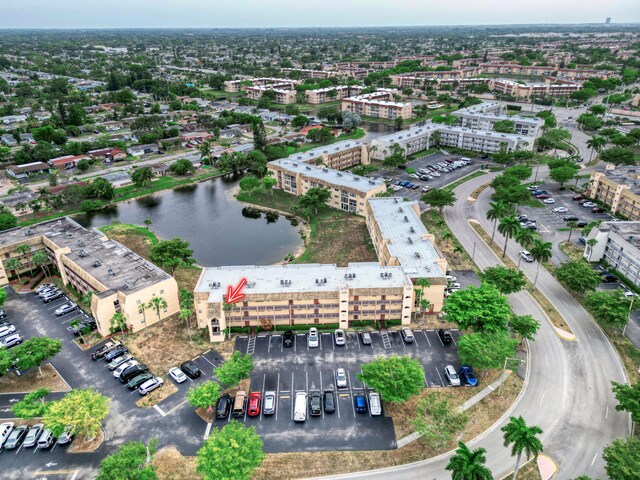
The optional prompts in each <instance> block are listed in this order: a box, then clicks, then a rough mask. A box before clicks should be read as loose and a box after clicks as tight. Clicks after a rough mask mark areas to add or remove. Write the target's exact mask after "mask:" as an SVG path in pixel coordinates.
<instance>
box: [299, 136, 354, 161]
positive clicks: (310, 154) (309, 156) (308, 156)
mask: <svg viewBox="0 0 640 480" xmlns="http://www.w3.org/2000/svg"><path fill="white" fill-rule="evenodd" d="M363 145H365V144H364V143H362V142H358V141H356V140H342V141H340V142H336V143H332V144H330V145H326V146H324V147H316V148H312V149H311V150H307V151H306V152H300V153H294V154H293V155H289V156H288V157H287V160H293V161H294V162H309V161H311V160H315V159H316V158H320V157H321V156H322V155H335V154H336V153H340V152H342V151H345V150H349V149H351V148H355V147H358V148H360V147H362V146H363Z"/></svg>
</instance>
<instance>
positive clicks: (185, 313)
mask: <svg viewBox="0 0 640 480" xmlns="http://www.w3.org/2000/svg"><path fill="white" fill-rule="evenodd" d="M191 315H192V312H191V309H190V308H182V309H180V314H179V315H178V318H180V320H184V321H185V323H186V324H187V333H188V334H189V342H193V339H192V338H191V328H190V326H191V321H190V319H191Z"/></svg>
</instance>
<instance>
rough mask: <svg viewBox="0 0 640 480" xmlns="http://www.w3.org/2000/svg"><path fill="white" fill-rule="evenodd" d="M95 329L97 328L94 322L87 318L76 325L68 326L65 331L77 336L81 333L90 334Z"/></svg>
mask: <svg viewBox="0 0 640 480" xmlns="http://www.w3.org/2000/svg"><path fill="white" fill-rule="evenodd" d="M72 323H73V322H72ZM96 328H98V325H97V324H96V321H95V320H94V319H92V318H87V319H85V320H82V321H80V322H78V323H75V324H74V325H73V326H71V325H70V326H68V327H67V330H68V331H69V332H71V333H73V334H74V335H76V336H77V335H80V334H81V333H86V332H91V331H93V330H95V329H96Z"/></svg>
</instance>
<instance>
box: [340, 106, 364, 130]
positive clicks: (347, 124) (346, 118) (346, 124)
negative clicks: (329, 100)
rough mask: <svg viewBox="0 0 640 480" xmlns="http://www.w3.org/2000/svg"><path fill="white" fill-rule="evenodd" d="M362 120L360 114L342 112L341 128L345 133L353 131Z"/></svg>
mask: <svg viewBox="0 0 640 480" xmlns="http://www.w3.org/2000/svg"><path fill="white" fill-rule="evenodd" d="M361 122H362V119H361V118H360V115H358V114H357V113H352V112H348V111H347V112H342V129H343V130H344V131H345V132H346V133H351V132H353V131H354V130H355V129H356V128H358V125H360V123H361Z"/></svg>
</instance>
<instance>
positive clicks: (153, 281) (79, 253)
mask: <svg viewBox="0 0 640 480" xmlns="http://www.w3.org/2000/svg"><path fill="white" fill-rule="evenodd" d="M20 245H27V246H29V247H30V248H31V251H30V252H29V253H27V254H26V255H23V254H21V253H19V251H18V247H19V246H20ZM37 251H42V252H43V253H45V254H46V255H47V256H48V258H49V261H50V266H51V267H53V269H55V270H57V272H58V273H59V274H60V278H61V280H62V283H63V284H64V285H67V286H69V287H72V288H73V289H75V290H76V291H77V292H78V293H80V294H83V295H84V294H86V293H88V292H93V295H92V296H91V313H92V315H93V317H94V318H95V320H96V323H97V326H98V332H99V333H100V334H101V335H105V336H106V335H109V334H110V333H111V332H110V328H111V318H112V317H113V316H114V314H116V313H122V314H123V315H124V316H125V319H126V324H127V327H128V329H129V330H130V331H132V332H137V331H139V330H142V329H143V328H145V327H147V326H149V325H152V324H154V323H156V322H158V321H159V320H162V319H164V318H167V317H168V316H170V315H173V314H175V313H177V312H179V310H180V307H179V301H178V286H177V284H176V281H175V279H174V278H173V277H172V276H171V275H169V274H167V273H166V272H164V271H163V270H161V269H160V268H158V267H157V266H155V265H153V264H152V263H150V262H148V261H147V260H145V259H144V258H142V257H140V256H139V255H136V254H135V253H133V252H132V251H131V250H129V249H127V248H125V247H124V246H123V245H121V244H120V243H118V242H115V241H113V240H109V239H108V238H107V237H106V236H105V235H104V234H103V233H101V232H99V231H98V230H95V229H86V228H84V227H82V226H80V225H79V224H77V223H76V222H75V221H73V220H71V219H70V218H68V217H65V218H61V219H59V220H50V221H47V222H43V223H39V224H37V225H33V226H30V227H24V228H14V229H11V230H6V231H4V232H2V233H1V234H0V285H7V284H8V283H9V278H11V277H13V276H15V275H16V274H18V273H24V272H25V271H27V270H29V268H30V264H29V258H30V257H31V256H32V255H33V253H35V252H37ZM12 258H17V259H18V260H20V261H21V262H22V265H21V266H20V267H19V268H17V269H15V270H11V271H9V270H7V269H6V264H7V260H9V259H12ZM154 297H159V298H163V299H164V300H165V301H166V303H167V308H166V309H160V311H159V312H156V311H155V310H154V309H152V308H149V307H148V305H149V302H150V301H151V299H153V298H154Z"/></svg>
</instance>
